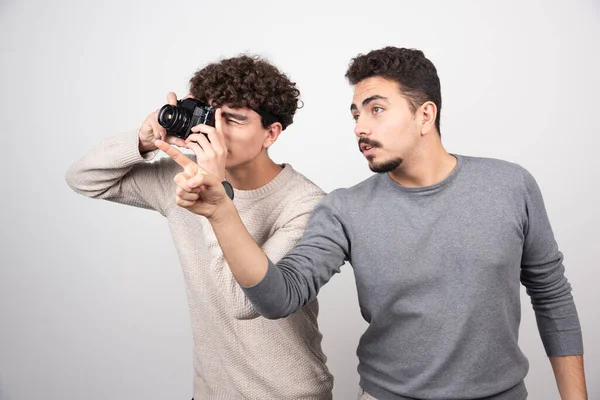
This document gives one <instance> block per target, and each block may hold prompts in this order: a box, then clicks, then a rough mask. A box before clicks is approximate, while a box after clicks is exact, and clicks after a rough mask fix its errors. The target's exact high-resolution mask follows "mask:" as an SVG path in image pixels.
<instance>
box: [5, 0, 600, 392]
mask: <svg viewBox="0 0 600 400" xmlns="http://www.w3.org/2000/svg"><path fill="white" fill-rule="evenodd" d="M599 22H600V5H599V3H598V1H558V0H557V1H541V0H540V1H534V0H530V1H514V0H513V1H452V2H451V1H429V2H416V1H410V2H409V1H371V2H350V1H345V2H340V3H339V4H334V2H325V1H320V2H316V1H302V2H300V1H298V2H294V3H291V2H275V1H273V2H267V1H260V0H258V1H228V2H215V1H211V2H207V1H198V0H196V1H188V0H186V1H178V2H164V1H160V2H159V1H155V0H153V1H141V0H138V1H113V0H108V1H95V2H91V1H79V2H77V1H68V0H63V1H55V2H42V1H32V0H24V1H8V0H3V1H0V32H1V34H0V54H1V56H2V63H1V67H0V68H1V72H2V73H1V74H0V82H1V89H2V90H0V121H1V122H0V124H1V126H2V132H3V135H2V150H3V156H2V158H1V161H0V162H1V163H2V165H1V168H0V174H1V177H2V183H3V190H2V193H3V196H2V204H1V205H2V206H1V207H0V217H1V220H0V223H1V224H2V241H1V242H0V243H1V249H2V251H1V252H0V263H1V267H0V399H2V400H20V399H48V400H54V399H56V400H59V399H60V400H63V399H82V398H86V399H90V400H91V399H177V398H180V399H185V398H189V397H190V394H191V377H192V369H191V368H192V364H191V334H190V324H189V320H188V309H187V304H186V299H185V295H184V290H183V284H182V276H181V270H180V267H179V265H178V260H177V257H176V254H175V250H174V248H173V245H172V242H171V239H170V236H169V232H168V229H167V225H166V222H165V221H164V220H163V219H162V217H160V216H159V215H158V214H157V213H152V212H148V211H144V210H139V209H133V208H128V207H124V206H120V205H116V204H111V203H107V202H99V201H93V200H89V199H86V198H83V197H81V196H77V195H76V194H75V193H73V192H71V191H70V190H69V189H68V187H67V185H66V184H65V181H64V178H63V176H64V172H65V170H66V169H67V167H68V165H69V164H70V163H72V162H73V161H74V160H75V159H77V158H78V157H80V156H81V155H82V154H84V153H85V152H86V151H88V150H89V149H90V147H91V146H92V145H93V144H95V143H97V142H99V141H100V140H102V139H104V138H106V137H108V136H112V135H114V134H117V133H122V132H125V131H128V130H135V129H137V127H138V126H139V125H140V123H141V122H142V120H143V119H144V118H145V117H146V115H147V114H148V113H149V112H150V111H152V110H154V109H156V108H158V107H160V106H161V105H162V104H164V100H165V94H166V92H168V91H175V92H176V93H178V94H180V95H183V94H185V92H186V89H187V81H188V79H189V78H190V76H191V75H192V74H193V73H194V71H195V70H196V69H197V68H199V67H201V66H203V65H204V64H206V63H208V62H211V61H214V60H217V59H219V58H220V57H222V56H235V55H237V54H238V53H240V52H243V51H250V52H254V53H258V54H262V55H263V56H266V57H268V58H269V59H270V60H271V61H273V62H274V63H275V64H277V65H278V66H279V67H280V68H281V69H282V70H284V71H285V72H287V73H288V74H289V75H290V76H291V77H292V79H294V80H295V81H297V82H298V84H299V87H300V89H301V90H302V94H303V96H302V98H303V100H304V103H305V107H304V108H303V109H301V110H300V111H299V112H298V114H297V118H296V121H295V123H294V124H293V125H292V126H291V127H290V128H289V129H288V130H286V131H285V132H284V134H283V135H282V136H281V138H280V140H279V142H278V143H277V144H276V146H275V147H273V148H272V151H271V155H272V156H273V158H274V159H275V160H276V161H277V162H284V161H286V162H289V163H291V164H292V165H294V167H295V168H296V169H298V170H300V171H301V172H303V173H304V174H305V175H307V176H308V177H309V178H311V179H312V180H313V181H315V182H316V183H317V184H319V185H320V186H321V187H323V189H325V190H326V191H331V190H333V189H334V188H337V187H342V186H350V185H352V184H354V183H357V182H358V181H360V180H362V179H364V178H366V177H368V176H370V174H371V173H370V171H369V170H368V168H367V166H366V162H365V161H364V159H363V158H362V156H361V155H360V154H359V153H358V151H357V150H356V144H355V139H354V137H353V121H352V119H351V118H350V114H349V111H348V109H349V104H350V101H351V98H352V90H351V88H350V87H349V86H348V84H347V83H346V81H345V79H344V76H343V75H344V73H345V70H346V67H347V65H348V62H349V60H350V58H352V57H354V56H355V55H357V54H358V53H362V52H367V51H369V50H371V49H374V48H379V47H382V46H384V45H396V46H404V47H416V48H420V49H422V50H424V51H425V53H426V55H427V56H428V57H429V58H430V59H431V60H432V61H433V62H434V63H435V64H436V66H437V68H438V71H439V75H440V78H441V81H442V93H443V99H444V107H443V112H442V130H443V140H444V143H445V145H446V147H447V149H448V150H449V151H452V152H457V153H461V154H468V155H478V156H489V157H497V158H503V159H506V160H510V161H513V162H517V163H520V164H522V165H523V166H525V167H526V168H527V169H529V170H530V171H531V172H532V173H533V174H534V176H535V177H536V178H537V180H538V182H539V184H540V186H541V188H542V191H543V194H544V196H545V200H546V205H547V208H548V212H549V214H550V218H551V221H552V224H553V228H554V231H555V234H556V238H557V240H558V242H559V245H560V247H561V249H562V251H563V252H564V253H565V264H566V267H567V275H568V277H569V279H570V281H571V283H572V284H573V287H574V296H575V299H576V302H577V306H578V309H579V314H580V318H581V322H582V325H583V329H584V340H585V349H586V370H587V377H588V385H589V392H590V399H598V398H600V384H599V383H598V380H597V378H598V377H599V376H600V373H599V369H600V344H599V342H598V340H597V338H598V337H600V320H599V318H598V312H597V309H598V295H597V293H598V287H597V286H598V283H597V282H598V280H599V279H600V272H599V271H598V267H599V261H598V260H599V259H600V246H599V244H600V243H599V240H598V226H599V225H600V215H599V211H598V204H600V191H599V189H598V182H599V181H600V176H599V171H600V169H599V167H600V161H599V159H598V157H597V153H598V146H599V145H600V140H599V139H598V137H599V133H600V132H599V128H598V106H599V102H598V91H599V90H600V80H599V78H598V71H600V51H599V50H600V40H599V39H600V24H599ZM320 299H321V308H322V312H321V317H320V324H321V327H322V331H323V334H324V348H325V351H326V353H327V355H328V357H329V366H330V368H331V370H332V372H333V373H334V375H335V378H336V380H335V399H340V400H344V399H352V398H354V397H355V395H356V392H357V388H358V376H357V373H356V363H357V360H356V356H355V349H356V345H357V343H358V338H359V336H360V334H361V333H362V331H363V330H364V328H365V323H364V322H363V321H362V320H361V317H360V313H359V310H358V306H357V300H356V294H355V287H354V282H353V275H352V270H351V268H350V267H345V268H344V272H343V273H342V274H340V275H339V276H337V277H335V278H334V279H333V280H332V281H331V282H330V283H329V284H328V285H327V286H325V288H324V289H323V290H322V292H321V294H320ZM520 342H521V345H522V347H523V349H524V351H525V353H526V355H527V356H528V358H529V360H530V363H531V369H530V372H529V375H528V377H527V382H526V383H527V385H528V389H529V392H530V398H531V399H557V398H558V394H557V390H556V387H555V383H554V379H553V375H552V372H551V368H550V365H549V362H548V360H547V358H546V356H545V353H544V351H543V348H542V345H541V342H540V340H539V336H538V333H537V329H536V326H535V322H534V316H533V311H532V310H531V307H530V305H529V300H528V299H527V298H526V296H525V294H524V293H523V318H522V325H521V330H520Z"/></svg>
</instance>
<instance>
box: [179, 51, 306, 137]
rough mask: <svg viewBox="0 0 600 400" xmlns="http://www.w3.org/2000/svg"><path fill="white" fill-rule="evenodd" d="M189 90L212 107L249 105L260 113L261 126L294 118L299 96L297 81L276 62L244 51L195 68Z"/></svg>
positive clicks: (283, 123)
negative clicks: (196, 69)
mask: <svg viewBox="0 0 600 400" xmlns="http://www.w3.org/2000/svg"><path fill="white" fill-rule="evenodd" d="M190 93H191V95H192V96H194V97H195V98H196V99H198V100H201V101H204V102H208V101H212V104H213V106H215V107H220V106H222V105H225V104H227V105H229V106H231V107H235V108H242V107H248V108H250V109H252V110H254V111H256V112H257V113H258V114H260V116H261V121H262V125H263V127H264V128H268V127H269V125H271V124H272V123H274V122H280V123H281V125H282V126H283V129H285V128H286V127H288V126H289V125H290V124H292V122H293V121H294V114H295V113H296V109H297V108H298V98H299V96H300V91H299V90H298V88H297V87H296V83H295V82H292V81H290V79H289V78H288V77H287V76H286V75H285V74H283V73H282V72H280V71H279V70H278V69H277V68H276V67H275V66H273V65H272V64H271V63H269V62H268V61H266V60H264V59H262V58H261V57H259V56H256V55H247V54H242V55H240V56H238V57H233V58H228V59H223V60H221V61H219V62H215V63H211V64H209V65H207V66H205V67H204V68H202V69H200V70H198V71H197V72H196V73H195V74H194V76H193V77H192V79H190Z"/></svg>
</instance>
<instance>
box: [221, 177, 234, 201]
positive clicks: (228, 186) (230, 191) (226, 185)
mask: <svg viewBox="0 0 600 400" xmlns="http://www.w3.org/2000/svg"><path fill="white" fill-rule="evenodd" d="M223 187H224V188H225V193H227V196H229V198H230V199H231V200H233V186H231V183H229V182H227V181H223Z"/></svg>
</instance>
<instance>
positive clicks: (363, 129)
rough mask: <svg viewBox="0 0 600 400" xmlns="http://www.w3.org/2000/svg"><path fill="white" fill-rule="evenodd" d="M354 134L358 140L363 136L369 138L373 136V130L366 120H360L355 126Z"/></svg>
mask: <svg viewBox="0 0 600 400" xmlns="http://www.w3.org/2000/svg"><path fill="white" fill-rule="evenodd" d="M354 134H355V135H356V137H357V138H360V137H361V136H369V135H370V134H371V128H370V127H369V126H368V124H367V122H366V121H365V118H362V119H361V118H360V117H359V118H358V120H357V121H356V125H354Z"/></svg>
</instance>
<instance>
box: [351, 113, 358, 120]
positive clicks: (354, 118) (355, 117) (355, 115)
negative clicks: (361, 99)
mask: <svg viewBox="0 0 600 400" xmlns="http://www.w3.org/2000/svg"><path fill="white" fill-rule="evenodd" d="M352 119H353V120H354V122H358V114H353V115H352Z"/></svg>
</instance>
